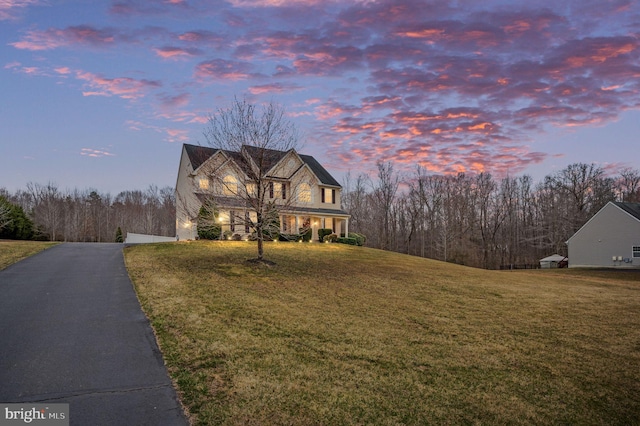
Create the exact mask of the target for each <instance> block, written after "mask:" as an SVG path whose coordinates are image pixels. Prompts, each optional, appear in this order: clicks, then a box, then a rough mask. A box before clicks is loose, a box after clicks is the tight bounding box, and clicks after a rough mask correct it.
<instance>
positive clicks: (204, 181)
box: [198, 178, 209, 190]
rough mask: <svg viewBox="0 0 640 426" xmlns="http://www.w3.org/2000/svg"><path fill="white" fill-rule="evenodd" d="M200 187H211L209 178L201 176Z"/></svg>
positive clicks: (205, 188)
mask: <svg viewBox="0 0 640 426" xmlns="http://www.w3.org/2000/svg"><path fill="white" fill-rule="evenodd" d="M198 188H200V189H204V190H207V189H209V179H207V178H200V179H198Z"/></svg>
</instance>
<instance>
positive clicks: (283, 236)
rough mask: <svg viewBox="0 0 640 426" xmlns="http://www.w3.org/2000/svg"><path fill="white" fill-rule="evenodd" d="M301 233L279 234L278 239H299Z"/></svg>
mask: <svg viewBox="0 0 640 426" xmlns="http://www.w3.org/2000/svg"><path fill="white" fill-rule="evenodd" d="M301 239H302V235H300V234H280V238H279V240H280V241H300V240H301Z"/></svg>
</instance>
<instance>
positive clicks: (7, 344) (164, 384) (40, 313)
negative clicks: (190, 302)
mask: <svg viewBox="0 0 640 426" xmlns="http://www.w3.org/2000/svg"><path fill="white" fill-rule="evenodd" d="M33 402H38V403H40V402H44V403H47V402H49V403H68V404H69V418H70V424H71V425H186V424H188V422H187V420H186V418H185V416H184V413H183V411H182V408H181V406H180V404H179V403H178V401H177V398H176V393H175V390H174V389H173V387H172V385H171V381H170V380H169V377H168V375H167V371H166V368H165V366H164V363H163V360H162V356H161V354H160V351H159V350H158V347H157V345H156V341H155V337H154V335H153V332H152V330H151V327H150V325H149V322H148V320H147V318H146V317H145V315H144V314H143V313H142V310H141V309H140V305H139V303H138V300H137V298H136V295H135V292H134V290H133V286H132V284H131V281H130V280H129V276H128V275H127V271H126V269H125V266H124V259H123V254H122V244H83V243H67V244H61V245H58V246H55V247H52V248H50V249H48V250H45V251H43V252H41V253H38V254H37V255H35V256H32V257H30V258H27V259H25V260H23V261H21V262H18V263H16V264H14V265H12V266H9V267H8V268H7V269H5V270H3V271H0V403H33Z"/></svg>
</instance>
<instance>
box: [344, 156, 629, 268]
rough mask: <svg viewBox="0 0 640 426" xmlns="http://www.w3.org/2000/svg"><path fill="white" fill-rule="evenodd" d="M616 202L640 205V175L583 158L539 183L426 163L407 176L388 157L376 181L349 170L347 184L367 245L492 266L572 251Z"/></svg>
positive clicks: (355, 227)
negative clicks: (570, 243)
mask: <svg viewBox="0 0 640 426" xmlns="http://www.w3.org/2000/svg"><path fill="white" fill-rule="evenodd" d="M609 201H626V202H640V172H639V171H638V170H635V169H630V168H627V169H623V170H621V171H620V173H619V174H618V175H617V176H609V175H607V173H606V172H605V170H604V169H603V168H601V167H597V166H595V165H594V164H584V163H577V164H572V165H569V166H568V167H567V168H565V169H563V170H560V171H558V172H556V173H553V174H550V175H547V176H546V177H545V178H544V179H543V180H542V181H541V182H538V183H534V182H533V180H532V178H531V177H530V176H528V175H524V176H519V177H504V178H501V179H496V178H494V177H493V176H492V175H491V174H489V173H480V174H476V175H469V174H464V173H461V174H458V175H455V176H443V175H434V174H429V173H427V171H426V170H425V169H424V168H421V167H418V168H417V169H416V170H415V171H414V172H413V173H410V174H407V175H403V176H401V174H399V173H397V172H396V171H395V169H394V166H393V163H390V162H388V163H378V164H377V176H376V179H370V177H369V176H367V175H365V174H360V175H358V176H356V177H355V178H354V177H352V176H351V175H350V174H348V175H347V177H346V178H345V181H344V185H343V208H344V209H345V210H346V211H347V212H349V213H350V214H351V220H350V223H349V230H350V231H353V232H358V233H362V234H365V235H366V236H367V245H368V246H370V247H375V248H380V249H384V250H392V251H397V252H402V253H407V254H411V255H416V256H422V257H428V258H433V259H439V260H444V261H447V262H454V263H458V264H463V265H468V266H475V267H482V268H487V269H496V268H499V267H501V266H507V267H517V266H522V265H535V264H537V263H538V262H539V259H541V258H542V257H546V256H548V255H551V254H555V253H558V254H560V255H567V246H566V244H565V242H566V241H567V240H568V239H569V238H570V237H571V236H572V235H573V233H575V232H576V231H577V230H578V229H579V228H580V227H581V226H582V225H584V224H585V223H586V222H587V220H589V219H590V218H591V217H592V216H593V215H594V214H595V213H596V212H597V211H598V210H600V209H601V208H602V207H603V206H604V205H605V204H606V203H607V202H609Z"/></svg>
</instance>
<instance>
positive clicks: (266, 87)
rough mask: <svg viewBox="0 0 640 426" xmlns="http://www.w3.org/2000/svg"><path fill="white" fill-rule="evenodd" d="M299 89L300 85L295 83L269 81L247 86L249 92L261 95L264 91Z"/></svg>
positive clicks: (277, 91) (283, 91)
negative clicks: (268, 82) (269, 82)
mask: <svg viewBox="0 0 640 426" xmlns="http://www.w3.org/2000/svg"><path fill="white" fill-rule="evenodd" d="M301 89H302V87H300V86H298V85H296V84H283V83H271V84H262V85H258V86H252V87H250V88H249V93H251V94H253V95H263V94H266V93H290V92H295V91H297V90H301Z"/></svg>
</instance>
